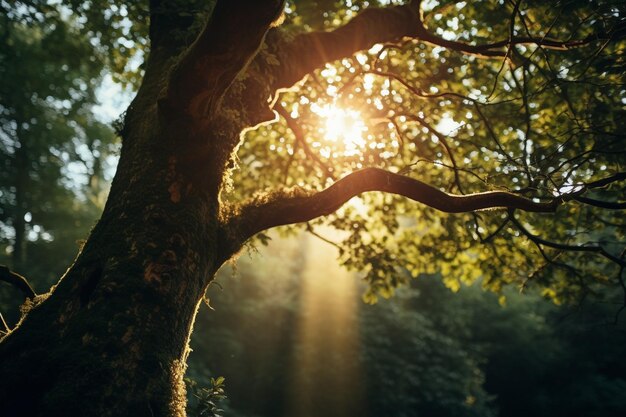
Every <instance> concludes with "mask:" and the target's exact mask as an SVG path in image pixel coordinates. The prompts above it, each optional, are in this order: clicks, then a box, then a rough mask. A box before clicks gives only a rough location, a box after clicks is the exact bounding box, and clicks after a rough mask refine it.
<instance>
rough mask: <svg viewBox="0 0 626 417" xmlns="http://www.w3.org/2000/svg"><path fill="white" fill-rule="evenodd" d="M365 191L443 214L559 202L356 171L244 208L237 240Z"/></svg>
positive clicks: (321, 212)
mask: <svg viewBox="0 0 626 417" xmlns="http://www.w3.org/2000/svg"><path fill="white" fill-rule="evenodd" d="M368 191H382V192H387V193H392V194H397V195H401V196H404V197H407V198H410V199H411V200H414V201H417V202H419V203H423V204H425V205H427V206H429V207H432V208H434V209H437V210H440V211H443V212H446V213H463V212H471V211H476V210H484V209H492V208H501V207H509V208H517V209H521V210H525V211H533V212H553V211H554V210H555V209H556V207H557V205H558V204H559V203H560V200H558V199H557V200H553V201H551V202H547V203H537V202H534V201H532V200H530V199H527V198H525V197H522V196H519V195H516V194H512V193H508V192H503V191H489V192H485V193H476V194H468V195H462V196H459V195H454V194H448V193H446V192H444V191H441V190H439V189H437V188H435V187H433V186H431V185H428V184H426V183H424V182H422V181H419V180H416V179H413V178H409V177H406V176H403V175H398V174H394V173H392V172H388V171H385V170H382V169H379V168H366V169H363V170H360V171H355V172H353V173H351V174H349V175H348V176H346V177H344V178H342V179H340V180H339V181H337V182H336V183H334V184H333V185H331V186H330V187H328V188H327V189H325V190H323V191H320V192H317V193H314V194H311V195H304V196H302V195H299V196H293V197H285V196H282V197H280V198H271V197H270V198H269V199H268V201H264V202H260V203H259V202H252V203H250V204H248V205H246V206H245V207H244V208H243V209H242V211H241V213H240V214H239V215H238V216H237V217H236V218H235V219H234V220H233V223H234V225H233V226H235V227H236V228H237V231H238V234H239V237H240V238H243V239H244V240H246V239H248V238H250V237H252V236H253V235H254V234H256V233H258V232H261V231H263V230H266V229H270V228H272V227H276V226H282V225H287V224H293V223H301V222H307V221H309V220H312V219H315V218H317V217H320V216H325V215H328V214H331V213H333V212H335V211H336V210H337V209H339V207H341V206H342V205H343V204H345V203H346V202H347V201H348V200H350V199H351V198H352V197H355V196H358V195H359V194H362V193H364V192H368Z"/></svg>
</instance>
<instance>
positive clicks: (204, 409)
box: [185, 376, 226, 417]
mask: <svg viewBox="0 0 626 417" xmlns="http://www.w3.org/2000/svg"><path fill="white" fill-rule="evenodd" d="M185 382H186V384H187V388H188V389H189V390H190V392H191V395H192V396H193V397H194V399H195V401H194V400H192V402H190V404H189V406H188V410H189V412H190V413H191V415H192V416H197V417H221V416H222V414H221V413H222V411H224V410H222V409H221V408H219V406H218V404H219V403H220V402H222V401H224V400H225V399H226V394H225V391H224V389H225V384H224V378H223V377H221V376H220V377H217V378H211V379H210V386H209V387H200V386H198V383H197V382H196V381H194V380H192V379H189V378H186V379H185ZM194 403H195V406H194V405H192V404H194Z"/></svg>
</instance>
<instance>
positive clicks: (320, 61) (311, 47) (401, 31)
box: [268, 5, 420, 89]
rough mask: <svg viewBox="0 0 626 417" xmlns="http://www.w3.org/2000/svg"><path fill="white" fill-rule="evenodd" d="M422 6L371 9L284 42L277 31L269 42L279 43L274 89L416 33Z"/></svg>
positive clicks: (285, 86)
mask: <svg viewBox="0 0 626 417" xmlns="http://www.w3.org/2000/svg"><path fill="white" fill-rule="evenodd" d="M418 10H419V8H418V7H416V6H415V5H402V6H393V7H386V8H369V9H365V10H364V11H362V12H361V13H359V14H358V15H357V16H356V17H355V18H353V19H352V20H350V21H349V22H348V23H346V24H345V25H344V26H341V27H339V28H337V29H335V30H333V31H330V32H310V33H303V34H300V35H298V36H296V37H295V38H294V39H292V40H290V41H288V42H287V43H286V44H280V43H281V40H282V38H281V33H280V31H279V30H277V31H275V32H274V33H272V34H271V35H270V37H268V41H269V42H270V43H271V42H276V43H279V45H276V47H275V49H276V52H277V54H278V55H279V57H278V58H279V61H280V67H278V68H277V69H276V80H275V85H274V89H279V88H287V87H291V86H292V85H293V84H295V83H297V82H298V81H299V80H301V79H302V78H303V77H304V76H305V75H307V74H308V73H310V72H312V71H313V70H315V69H317V68H319V67H321V66H322V65H324V64H325V63H327V62H332V61H335V60H337V59H341V58H344V57H349V56H352V54H354V53H355V52H358V51H361V50H364V49H369V48H370V47H372V46H373V45H375V44H377V43H381V42H393V41H397V40H400V39H402V38H403V37H407V36H408V37H415V36H416V35H417V22H418V21H419V20H420V18H419V11H418Z"/></svg>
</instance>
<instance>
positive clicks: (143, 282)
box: [0, 107, 221, 416]
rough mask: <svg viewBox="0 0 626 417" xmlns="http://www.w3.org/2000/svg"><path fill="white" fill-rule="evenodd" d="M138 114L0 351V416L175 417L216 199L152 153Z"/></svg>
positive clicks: (148, 126) (210, 248)
mask: <svg viewBox="0 0 626 417" xmlns="http://www.w3.org/2000/svg"><path fill="white" fill-rule="evenodd" d="M140 113H142V115H143V117H142V119H143V120H144V121H143V123H141V124H136V125H134V126H133V125H131V126H129V128H130V130H131V131H134V132H133V133H131V134H130V136H134V137H128V138H125V140H129V141H132V142H133V144H134V145H133V146H129V147H128V148H125V149H124V150H123V153H122V157H121V161H120V166H119V170H118V174H117V176H116V178H115V180H114V184H113V187H112V190H111V195H110V198H109V201H108V203H107V206H106V209H105V211H104V214H103V216H102V218H101V220H100V221H99V222H98V224H97V225H96V227H95V228H94V230H93V231H92V233H91V236H90V238H89V239H88V241H87V243H86V244H85V246H84V248H83V250H82V252H81V254H80V255H79V257H78V258H77V259H76V261H75V263H74V264H73V266H72V267H71V268H70V269H69V270H68V272H67V273H66V274H65V276H64V277H63V278H62V280H61V281H60V282H59V284H58V285H57V286H56V287H55V288H54V289H53V291H52V292H51V294H49V295H46V296H44V297H46V298H47V299H45V300H44V299H43V298H44V297H40V298H39V299H37V300H35V303H36V304H39V305H36V306H32V311H30V312H29V313H28V314H26V315H25V317H24V319H23V320H22V322H21V323H20V324H19V326H18V327H17V328H16V329H15V330H14V331H13V332H12V333H11V334H9V335H8V336H7V337H6V338H5V340H3V341H2V343H1V344H0V415H3V416H31V415H32V416H53V415H63V416H90V415H93V416H109V415H110V416H121V415H129V416H130V415H133V416H142V415H146V416H171V415H182V414H183V413H184V404H185V391H184V386H183V383H182V375H183V373H184V369H185V361H186V356H187V341H188V338H189V335H190V332H191V328H192V326H193V320H194V316H195V313H196V310H197V308H198V304H199V302H200V300H201V299H202V295H203V293H204V290H205V288H206V285H207V284H208V282H209V279H210V278H211V277H212V276H213V274H214V273H215V271H216V269H217V268H218V266H219V265H218V263H217V255H216V254H217V252H218V251H217V247H216V245H217V234H218V229H219V228H218V206H217V196H216V195H215V194H213V195H211V194H210V193H207V192H205V191H201V190H195V189H194V188H193V186H192V185H191V182H187V181H186V180H185V178H184V175H183V174H180V173H179V172H178V168H177V163H176V156H175V155H174V154H173V153H172V152H171V151H168V148H167V146H165V147H163V148H159V147H155V146H152V144H157V143H163V141H162V140H161V139H162V138H160V137H159V136H160V135H161V132H162V126H160V123H159V122H158V120H157V115H156V107H153V108H152V109H147V111H145V110H144V111H140ZM150 113H152V114H150ZM139 136H141V138H139ZM218 175H221V174H220V173H218Z"/></svg>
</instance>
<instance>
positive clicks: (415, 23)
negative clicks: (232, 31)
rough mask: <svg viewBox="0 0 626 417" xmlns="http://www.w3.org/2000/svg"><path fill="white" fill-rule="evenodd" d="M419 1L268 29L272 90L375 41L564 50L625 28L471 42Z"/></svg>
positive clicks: (502, 51)
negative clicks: (296, 28) (450, 32)
mask: <svg viewBox="0 0 626 417" xmlns="http://www.w3.org/2000/svg"><path fill="white" fill-rule="evenodd" d="M421 3H422V2H421V1H412V2H410V3H409V4H405V5H401V6H390V7H385V8H367V9H365V10H363V11H362V12H361V13H359V14H358V15H356V16H355V17H354V18H353V19H352V20H350V21H349V22H348V23H346V24H345V25H343V26H341V27H339V28H337V29H335V30H332V31H328V32H323V31H316V32H309V33H303V34H300V35H297V36H295V37H294V38H290V37H289V35H285V34H284V33H283V31H281V30H274V31H270V34H269V35H268V44H269V45H270V48H271V49H272V50H274V51H275V53H276V55H277V58H278V60H279V62H280V65H279V66H277V67H276V68H275V69H273V74H274V76H275V77H274V78H275V80H274V85H273V86H272V87H273V89H274V90H278V89H280V88H288V87H291V86H292V85H294V84H295V83H297V82H298V81H300V80H301V79H302V78H304V77H305V76H306V75H307V74H309V73H311V72H312V71H313V70H315V69H318V68H320V67H322V66H323V65H324V64H325V63H327V62H332V61H335V60H338V59H341V58H347V57H350V56H352V55H353V54H354V53H356V52H358V51H362V50H366V49H369V48H371V47H372V46H374V45H375V44H378V43H386V42H397V41H399V40H401V39H403V38H411V39H414V40H416V41H420V42H425V43H428V44H431V45H434V46H440V47H444V48H447V49H451V50H454V51H458V52H462V53H464V54H468V55H475V56H478V57H484V58H508V55H509V53H508V51H509V50H510V48H511V47H513V46H516V45H536V46H541V47H542V48H545V49H554V50H567V49H571V48H576V47H581V46H584V45H587V44H590V43H592V42H595V41H599V40H605V41H610V40H618V39H621V38H622V37H624V31H625V29H624V27H622V26H620V25H618V26H616V27H615V28H613V29H612V30H611V31H606V32H602V33H594V34H591V35H589V36H587V37H586V38H584V39H577V40H566V41H562V40H558V39H551V38H547V37H533V36H513V35H512V34H511V35H510V36H509V37H508V38H507V39H503V40H499V41H495V42H490V43H484V44H470V43H465V42H459V41H453V40H447V39H444V38H442V37H440V36H437V35H435V34H433V33H431V32H430V31H429V30H428V28H427V27H426V26H425V24H424V19H423V16H422V13H421V7H420V6H421Z"/></svg>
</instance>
